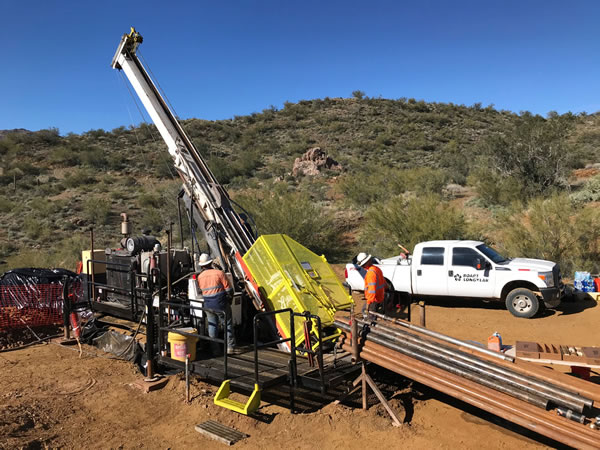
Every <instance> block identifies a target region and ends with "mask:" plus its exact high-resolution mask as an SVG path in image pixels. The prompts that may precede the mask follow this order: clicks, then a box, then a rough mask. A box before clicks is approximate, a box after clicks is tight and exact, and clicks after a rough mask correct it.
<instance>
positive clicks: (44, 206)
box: [29, 197, 60, 217]
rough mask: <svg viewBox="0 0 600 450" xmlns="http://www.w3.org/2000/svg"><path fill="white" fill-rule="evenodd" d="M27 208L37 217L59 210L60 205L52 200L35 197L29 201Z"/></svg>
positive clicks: (46, 215)
mask: <svg viewBox="0 0 600 450" xmlns="http://www.w3.org/2000/svg"><path fill="white" fill-rule="evenodd" d="M29 208H30V209H31V211H32V212H33V213H34V214H36V215H37V216H38V217H48V216H50V215H51V214H54V213H55V212H57V211H58V210H60V205H59V204H58V203H55V202H53V201H52V200H49V199H46V198H41V197H36V198H34V199H33V200H31V202H29Z"/></svg>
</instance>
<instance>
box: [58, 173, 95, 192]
mask: <svg viewBox="0 0 600 450" xmlns="http://www.w3.org/2000/svg"><path fill="white" fill-rule="evenodd" d="M95 180H96V179H95V178H94V174H93V173H92V172H91V171H89V170H86V169H75V170H73V171H72V172H68V173H67V174H66V176H65V180H64V184H65V186H67V187H69V188H75V187H79V186H84V185H88V184H92V183H93V182H94V181H95Z"/></svg>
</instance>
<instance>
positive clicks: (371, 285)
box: [356, 253, 386, 312]
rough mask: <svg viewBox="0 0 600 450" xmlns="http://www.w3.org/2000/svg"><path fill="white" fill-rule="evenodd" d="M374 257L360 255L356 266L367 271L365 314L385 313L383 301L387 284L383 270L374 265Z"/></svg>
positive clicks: (364, 254)
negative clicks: (366, 312) (367, 312)
mask: <svg viewBox="0 0 600 450" xmlns="http://www.w3.org/2000/svg"><path fill="white" fill-rule="evenodd" d="M374 263H375V261H374V260H373V256H372V255H368V254H366V253H359V254H358V256H357V257H356V264H358V265H359V266H360V267H362V268H363V269H365V270H366V271H367V273H366V274H365V300H366V305H365V308H363V312H364V311H365V309H366V310H368V311H369V312H383V299H384V297H385V288H386V283H385V279H384V278H383V272H381V269H380V268H379V267H377V266H375V265H374Z"/></svg>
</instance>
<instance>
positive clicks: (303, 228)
mask: <svg viewBox="0 0 600 450" xmlns="http://www.w3.org/2000/svg"><path fill="white" fill-rule="evenodd" d="M278 191H279V192H278ZM236 201H238V202H239V203H240V204H241V205H242V206H243V207H244V208H245V209H246V210H247V211H248V212H249V213H250V215H251V216H252V217H253V218H254V221H255V222H256V226H257V228H258V232H259V234H278V233H283V234H287V235H288V236H290V237H291V238H293V239H295V240H296V241H298V242H300V243H301V244H302V245H304V246H306V247H308V248H309V249H311V250H312V251H313V252H315V253H317V254H320V255H321V254H323V255H325V256H326V257H327V258H329V259H336V258H337V257H338V256H339V253H340V250H341V247H340V242H339V228H338V227H337V226H336V224H335V222H334V219H333V216H332V214H331V213H329V212H328V211H327V210H326V209H325V208H324V207H323V206H322V205H320V204H318V203H315V202H314V201H313V200H312V199H311V198H310V196H309V195H307V194H305V193H296V192H284V191H283V189H276V190H275V192H273V193H266V192H259V193H257V195H243V196H238V197H237V198H236Z"/></svg>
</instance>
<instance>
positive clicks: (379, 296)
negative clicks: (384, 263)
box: [365, 265, 386, 305]
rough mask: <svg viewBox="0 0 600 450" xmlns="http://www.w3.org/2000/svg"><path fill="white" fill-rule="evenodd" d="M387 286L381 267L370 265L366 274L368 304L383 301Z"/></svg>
mask: <svg viewBox="0 0 600 450" xmlns="http://www.w3.org/2000/svg"><path fill="white" fill-rule="evenodd" d="M385 287H386V284H385V279H384V278H383V272H382V271H381V269H380V268H379V267H376V266H373V265H371V266H369V267H368V268H367V274H366V275H365V298H366V299H367V304H368V305H370V304H371V303H383V297H384V295H385Z"/></svg>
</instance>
